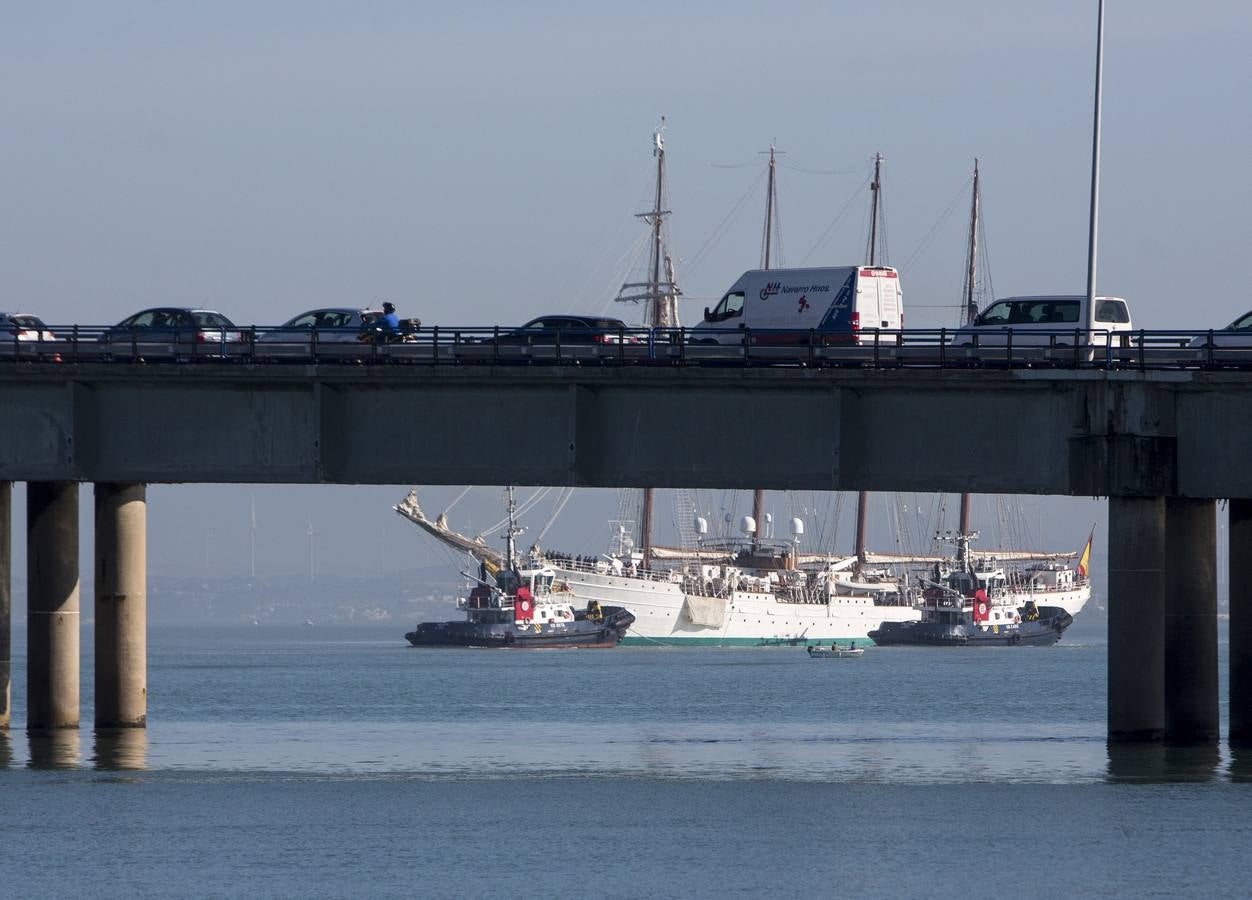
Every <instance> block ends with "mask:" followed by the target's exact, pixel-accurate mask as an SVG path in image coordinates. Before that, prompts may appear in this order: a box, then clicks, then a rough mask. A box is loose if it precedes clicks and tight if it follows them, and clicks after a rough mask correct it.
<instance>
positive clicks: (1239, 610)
mask: <svg viewBox="0 0 1252 900" xmlns="http://www.w3.org/2000/svg"><path fill="white" fill-rule="evenodd" d="M1229 533H1230V746H1232V747H1240V748H1252V500H1231V501H1230V531H1229ZM1249 756H1252V754H1244V757H1245V758H1247V757H1249ZM1247 770H1248V771H1249V772H1252V765H1249V766H1248V767H1247Z"/></svg>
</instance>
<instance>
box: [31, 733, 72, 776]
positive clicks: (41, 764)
mask: <svg viewBox="0 0 1252 900" xmlns="http://www.w3.org/2000/svg"><path fill="white" fill-rule="evenodd" d="M26 738H27V740H28V741H29V742H30V759H29V760H28V761H27V763H26V764H27V765H28V766H30V767H31V768H32V769H76V768H78V762H79V756H80V755H81V751H80V749H79V737H78V729H77V728H52V729H48V730H47V731H28V732H26Z"/></svg>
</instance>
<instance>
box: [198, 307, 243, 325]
mask: <svg viewBox="0 0 1252 900" xmlns="http://www.w3.org/2000/svg"><path fill="white" fill-rule="evenodd" d="M191 317H192V318H193V319H195V321H196V325H197V326H198V327H200V328H234V327H235V326H234V325H233V324H231V321H230V319H228V318H226V317H225V316H224V315H222V314H221V313H215V312H205V311H204V310H197V311H196V312H193V313H192V314H191Z"/></svg>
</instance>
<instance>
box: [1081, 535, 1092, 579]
mask: <svg viewBox="0 0 1252 900" xmlns="http://www.w3.org/2000/svg"><path fill="white" fill-rule="evenodd" d="M1094 538H1095V527H1094V526H1092V528H1091V534H1089V535H1088V536H1087V546H1085V547H1083V548H1082V553H1080V554H1079V556H1078V574H1079V575H1080V576H1081V577H1083V578H1086V577H1087V571H1088V569H1089V568H1090V563H1091V541H1092V540H1093V539H1094Z"/></svg>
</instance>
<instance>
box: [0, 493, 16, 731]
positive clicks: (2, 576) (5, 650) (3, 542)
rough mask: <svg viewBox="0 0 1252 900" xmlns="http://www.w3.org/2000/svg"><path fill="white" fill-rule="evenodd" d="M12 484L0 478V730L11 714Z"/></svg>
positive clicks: (6, 724)
mask: <svg viewBox="0 0 1252 900" xmlns="http://www.w3.org/2000/svg"><path fill="white" fill-rule="evenodd" d="M12 523H13V484H12V482H9V481H0V731H3V730H5V729H6V728H8V727H9V719H10V717H11V716H12V714H13V707H12V705H11V700H12V697H11V691H10V684H11V682H10V674H11V672H12V666H13V661H12V660H13V655H12V654H13V605H12V600H13V594H12V588H13V580H12V578H13V542H12V528H13V524H12Z"/></svg>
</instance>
